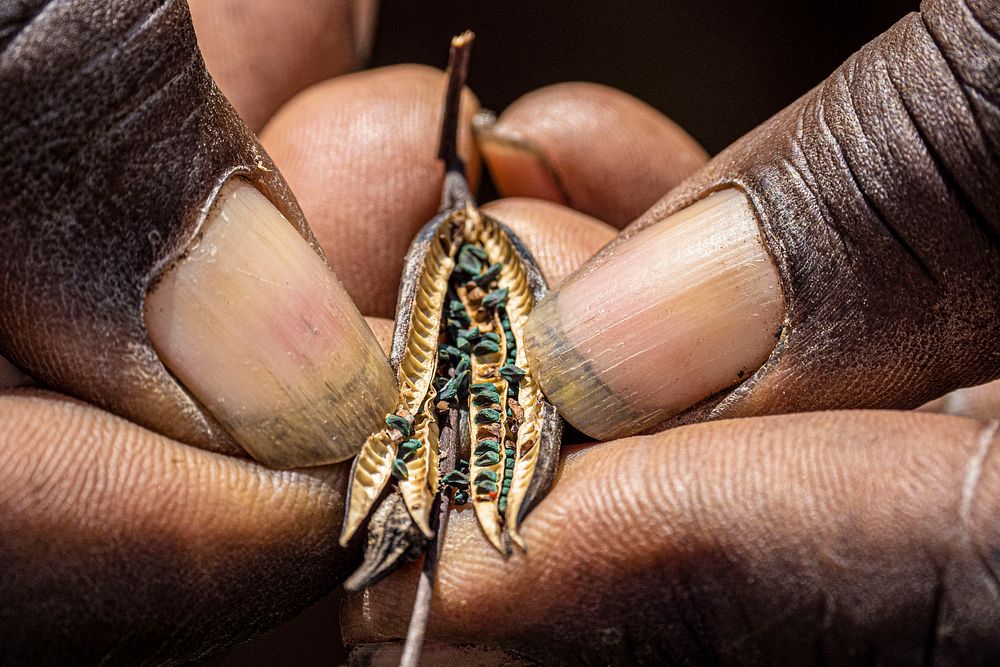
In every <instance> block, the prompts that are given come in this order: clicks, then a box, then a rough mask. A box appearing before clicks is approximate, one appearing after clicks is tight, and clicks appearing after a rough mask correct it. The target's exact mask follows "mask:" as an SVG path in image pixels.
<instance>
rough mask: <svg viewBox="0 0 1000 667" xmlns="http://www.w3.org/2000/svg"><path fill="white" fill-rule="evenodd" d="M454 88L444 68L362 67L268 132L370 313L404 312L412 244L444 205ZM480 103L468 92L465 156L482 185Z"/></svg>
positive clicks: (302, 98) (333, 257)
mask: <svg viewBox="0 0 1000 667" xmlns="http://www.w3.org/2000/svg"><path fill="white" fill-rule="evenodd" d="M444 87H445V78H444V75H443V74H442V73H441V72H440V71H438V70H435V69H432V68H429V67H424V66H417V65H403V66H396V67H386V68H383V69H378V70H371V71H368V72H360V73H358V74H352V75H350V76H345V77H341V78H339V79H335V80H332V81H327V82H324V83H322V84H319V85H317V86H314V87H312V88H310V89H309V90H307V91H305V92H304V93H302V94H301V95H299V96H298V97H296V98H295V99H294V100H292V101H291V102H290V103H289V104H288V105H287V106H285V107H284V108H283V109H282V110H281V112H280V113H278V114H277V116H275V118H274V119H273V120H272V121H271V122H270V123H269V124H268V126H267V127H266V128H265V130H264V132H263V134H262V135H261V141H262V142H263V144H264V147H265V148H267V151H268V153H269V154H270V155H271V156H272V157H273V158H274V161H275V163H277V165H278V166H279V167H280V168H281V171H282V173H283V174H284V176H285V178H286V179H288V183H289V185H291V187H292V189H293V190H294V191H295V194H296V196H297V197H298V200H299V202H300V203H301V204H302V210H303V211H305V214H306V217H307V218H308V220H309V224H310V226H311V227H312V229H313V231H314V232H315V233H316V238H317V239H319V242H320V245H322V247H323V250H324V251H325V252H326V254H327V256H328V257H329V258H330V263H331V264H332V265H333V268H334V270H335V271H336V272H337V275H338V276H340V279H341V281H342V282H343V284H344V287H345V288H346V289H347V292H348V294H350V295H351V297H352V298H353V299H354V301H355V303H356V304H357V305H358V308H360V309H361V312H362V313H364V314H365V315H373V316H377V317H392V316H393V315H394V313H395V305H396V292H397V290H398V289H399V279H400V275H401V274H402V270H403V257H404V255H405V254H406V249H407V247H408V246H409V243H410V240H411V239H412V238H413V236H414V234H415V233H416V232H417V230H418V229H420V227H421V226H422V225H423V224H424V223H426V222H427V221H428V220H430V218H431V217H433V215H434V213H435V212H436V211H437V209H438V206H439V205H440V203H441V202H440V199H441V186H442V183H443V178H444V168H443V166H442V163H441V162H440V160H438V159H437V142H438V135H439V133H440V124H441V108H442V100H443V99H444ZM478 108H479V102H478V101H477V100H476V98H475V97H474V96H472V95H471V94H470V93H466V95H465V97H464V100H463V104H462V122H461V123H460V125H459V128H460V129H459V153H460V154H461V155H462V157H463V158H464V159H465V161H466V165H467V168H468V175H469V181H470V184H471V185H472V187H473V190H474V189H475V187H476V184H477V182H478V174H479V163H478V157H477V154H476V149H475V146H474V145H473V143H472V141H471V138H470V136H469V128H470V127H471V121H472V116H473V114H475V113H476V110H477V109H478Z"/></svg>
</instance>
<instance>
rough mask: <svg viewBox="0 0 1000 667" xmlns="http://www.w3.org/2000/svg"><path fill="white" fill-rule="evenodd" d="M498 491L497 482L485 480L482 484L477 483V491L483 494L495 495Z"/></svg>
mask: <svg viewBox="0 0 1000 667" xmlns="http://www.w3.org/2000/svg"><path fill="white" fill-rule="evenodd" d="M496 490H497V485H496V482H490V481H488V480H483V481H482V482H476V491H478V492H479V493H482V494H486V493H493V492H495V491H496Z"/></svg>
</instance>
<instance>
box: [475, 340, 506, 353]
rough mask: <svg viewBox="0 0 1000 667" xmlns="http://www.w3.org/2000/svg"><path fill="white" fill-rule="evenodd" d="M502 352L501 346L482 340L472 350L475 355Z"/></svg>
mask: <svg viewBox="0 0 1000 667" xmlns="http://www.w3.org/2000/svg"><path fill="white" fill-rule="evenodd" d="M499 351H500V346H499V345H497V344H496V343H494V342H493V341H491V340H481V341H479V342H478V343H476V346H475V347H474V348H472V353H473V354H496V353H497V352H499Z"/></svg>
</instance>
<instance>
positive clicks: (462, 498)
mask: <svg viewBox="0 0 1000 667" xmlns="http://www.w3.org/2000/svg"><path fill="white" fill-rule="evenodd" d="M451 500H452V502H453V503H455V504H456V505H464V504H465V503H467V502H469V494H468V493H466V492H465V491H456V492H455V495H454V496H452V499H451Z"/></svg>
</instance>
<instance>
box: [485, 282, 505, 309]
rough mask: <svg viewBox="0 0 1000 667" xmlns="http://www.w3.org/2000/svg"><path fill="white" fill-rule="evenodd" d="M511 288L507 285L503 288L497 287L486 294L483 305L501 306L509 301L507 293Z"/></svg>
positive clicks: (489, 306)
mask: <svg viewBox="0 0 1000 667" xmlns="http://www.w3.org/2000/svg"><path fill="white" fill-rule="evenodd" d="M509 291H510V290H508V289H507V288H506V287H504V288H502V289H495V290H493V291H492V292H490V293H489V294H487V295H486V296H484V297H483V307H484V308H499V307H500V306H502V305H504V304H505V303H507V294H508V292H509Z"/></svg>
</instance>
